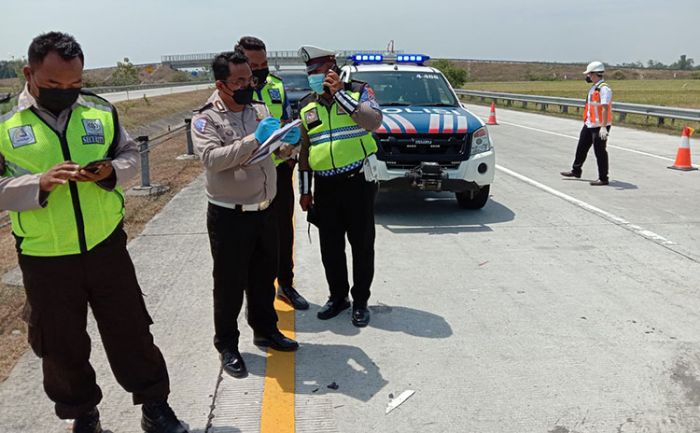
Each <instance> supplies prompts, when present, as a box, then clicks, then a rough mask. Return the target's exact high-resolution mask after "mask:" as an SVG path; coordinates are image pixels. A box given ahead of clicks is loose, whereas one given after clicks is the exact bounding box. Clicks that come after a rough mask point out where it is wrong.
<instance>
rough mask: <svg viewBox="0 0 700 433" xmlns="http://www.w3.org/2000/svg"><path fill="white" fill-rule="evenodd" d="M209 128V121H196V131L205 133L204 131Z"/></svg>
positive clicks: (201, 119) (200, 119)
mask: <svg viewBox="0 0 700 433" xmlns="http://www.w3.org/2000/svg"><path fill="white" fill-rule="evenodd" d="M206 127H207V119H203V118H199V119H197V120H195V121H194V129H196V130H197V131H199V132H202V133H203V132H204V130H205V129H206Z"/></svg>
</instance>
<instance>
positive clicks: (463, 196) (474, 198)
mask: <svg viewBox="0 0 700 433" xmlns="http://www.w3.org/2000/svg"><path fill="white" fill-rule="evenodd" d="M490 189H491V185H486V186H482V187H481V189H479V191H477V192H472V191H464V192H456V193H455V196H456V197H457V204H459V207H461V208H462V209H481V208H482V207H484V205H485V204H486V201H487V200H488V199H489V191H490Z"/></svg>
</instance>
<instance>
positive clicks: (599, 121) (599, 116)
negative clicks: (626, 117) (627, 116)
mask: <svg viewBox="0 0 700 433" xmlns="http://www.w3.org/2000/svg"><path fill="white" fill-rule="evenodd" d="M601 87H608V83H606V82H604V81H600V82H599V83H598V84H596V85H595V86H594V88H593V91H592V92H591V93H590V96H589V97H588V98H587V100H586V106H585V108H584V109H583V121H584V122H587V121H588V122H590V124H591V128H600V127H601V126H603V124H605V125H610V124H612V121H613V112H612V101H610V103H608V104H601V103H600V88H601ZM604 106H607V107H608V118H607V120H606V121H605V123H603V107H604Z"/></svg>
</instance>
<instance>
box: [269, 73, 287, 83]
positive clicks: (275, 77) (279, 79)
mask: <svg viewBox="0 0 700 433" xmlns="http://www.w3.org/2000/svg"><path fill="white" fill-rule="evenodd" d="M268 75H269V76H270V77H272V78H274V79H276V80H278V81H284V80H283V79H281V78H280V77H278V76H277V75H275V74H273V73H272V72H270V73H269V74H268Z"/></svg>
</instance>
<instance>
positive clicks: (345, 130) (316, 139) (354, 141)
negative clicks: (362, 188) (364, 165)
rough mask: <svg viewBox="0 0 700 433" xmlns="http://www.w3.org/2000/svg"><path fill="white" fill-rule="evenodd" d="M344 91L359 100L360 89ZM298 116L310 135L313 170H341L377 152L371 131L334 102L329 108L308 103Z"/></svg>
mask: <svg viewBox="0 0 700 433" xmlns="http://www.w3.org/2000/svg"><path fill="white" fill-rule="evenodd" d="M347 94H348V95H350V96H351V97H352V98H353V99H355V100H356V101H359V100H360V93H359V92H347ZM300 117H301V121H302V124H303V125H304V128H305V129H306V131H307V132H308V135H309V142H310V144H311V146H310V147H309V166H310V167H311V169H312V170H313V171H316V172H327V171H330V170H337V172H340V173H342V172H343V169H344V168H347V167H355V166H356V165H357V164H356V163H357V162H358V161H362V160H364V159H365V158H366V157H367V156H368V155H371V154H373V153H376V152H377V143H376V142H375V141H374V137H372V134H371V133H370V132H368V131H366V130H364V129H363V128H361V127H360V126H358V125H357V123H355V121H354V120H352V117H351V116H350V115H349V114H347V113H345V112H344V111H343V110H342V109H340V108H339V106H338V104H337V103H336V102H335V101H333V104H332V105H331V106H330V107H329V108H327V107H326V106H324V105H322V104H320V103H318V102H317V101H313V102H310V103H309V104H307V105H306V106H304V107H303V108H302V109H301V112H300ZM312 119H313V120H312ZM308 121H311V124H312V125H313V127H311V128H310V127H309V123H308Z"/></svg>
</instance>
